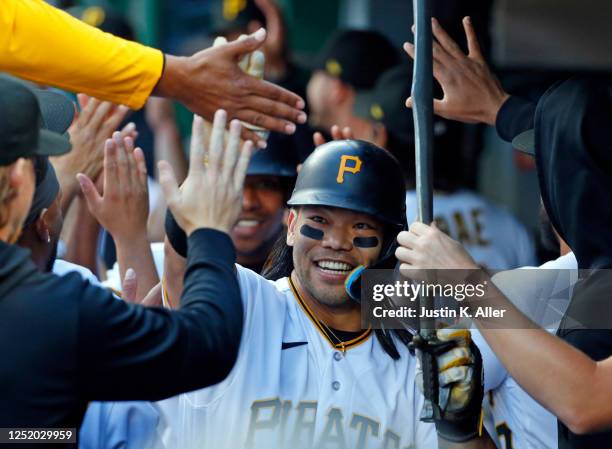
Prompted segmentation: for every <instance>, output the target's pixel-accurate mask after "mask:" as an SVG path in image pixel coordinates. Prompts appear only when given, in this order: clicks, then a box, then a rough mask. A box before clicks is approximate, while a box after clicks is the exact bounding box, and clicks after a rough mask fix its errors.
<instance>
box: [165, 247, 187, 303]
mask: <svg viewBox="0 0 612 449" xmlns="http://www.w3.org/2000/svg"><path fill="white" fill-rule="evenodd" d="M185 263H186V259H185V258H184V257H181V256H180V255H179V254H178V253H177V252H176V251H175V250H174V248H173V247H172V245H171V244H170V242H169V241H168V237H166V239H165V240H164V275H163V279H162V287H163V295H164V305H165V306H166V307H170V308H175V307H176V306H177V305H178V298H180V297H181V293H183V276H184V275H185Z"/></svg>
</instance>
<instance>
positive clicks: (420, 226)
mask: <svg viewBox="0 0 612 449" xmlns="http://www.w3.org/2000/svg"><path fill="white" fill-rule="evenodd" d="M429 229H430V226H428V225H426V224H424V223H421V222H420V221H415V222H414V223H412V224H411V225H410V232H411V233H413V234H414V235H417V236H419V235H423V234H425V233H426V232H427V231H429Z"/></svg>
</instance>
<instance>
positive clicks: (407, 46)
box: [404, 42, 414, 59]
mask: <svg viewBox="0 0 612 449" xmlns="http://www.w3.org/2000/svg"><path fill="white" fill-rule="evenodd" d="M404 51H405V52H406V53H408V56H410V57H411V58H412V59H414V44H411V43H410V42H404Z"/></svg>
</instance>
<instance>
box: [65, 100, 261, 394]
mask: <svg viewBox="0 0 612 449" xmlns="http://www.w3.org/2000/svg"><path fill="white" fill-rule="evenodd" d="M225 119H226V114H225V112H224V111H219V112H218V113H217V114H216V116H215V125H214V130H213V137H212V139H211V140H212V143H211V145H210V154H209V165H208V166H207V167H204V164H203V162H202V161H203V160H204V148H203V145H198V146H197V147H196V151H192V154H191V164H190V168H189V174H188V176H187V179H186V180H185V182H184V183H183V186H182V188H181V189H180V190H179V188H178V185H177V184H176V179H175V178H174V175H173V173H172V169H171V167H170V166H169V165H168V164H167V163H165V164H164V163H160V164H159V168H160V182H161V185H162V187H163V190H164V194H165V196H166V199H167V202H168V207H169V208H170V209H171V210H172V211H173V213H174V216H175V217H176V219H177V221H178V223H179V224H180V226H181V227H182V228H183V229H185V232H186V234H187V236H188V237H187V238H188V243H187V244H188V247H189V252H188V258H187V269H186V272H185V281H184V285H185V287H184V291H183V294H182V296H181V306H182V307H181V309H180V310H178V311H170V310H166V309H160V308H145V307H142V306H138V305H132V304H127V303H125V302H123V301H116V300H114V299H113V298H112V296H111V295H110V294H109V293H107V292H106V293H101V291H100V290H98V289H94V288H93V287H90V286H88V285H86V286H85V287H84V289H85V292H84V293H85V295H84V296H85V297H84V299H83V300H82V301H81V302H80V304H79V310H78V314H79V317H78V318H79V329H78V336H77V337H78V340H77V341H78V345H79V346H78V348H79V349H78V353H77V359H78V360H79V364H78V370H79V372H78V373H76V379H77V382H78V383H79V391H80V392H81V396H82V397H83V398H86V399H90V400H91V399H93V400H121V399H128V398H129V399H146V400H157V399H161V398H164V397H168V396H171V395H175V394H178V393H181V392H185V391H190V390H193V389H196V388H202V387H204V386H208V385H211V384H213V383H217V382H220V381H221V380H222V379H223V378H225V376H226V375H227V374H228V373H229V371H230V370H231V368H232V366H233V364H234V361H235V360H236V357H237V353H238V346H239V343H240V337H241V334H242V324H243V311H242V302H241V299H240V289H239V286H238V280H237V278H236V276H235V273H234V262H235V259H236V255H235V251H234V248H233V244H232V241H231V239H230V237H229V235H228V232H229V231H230V229H231V227H232V226H233V224H234V223H235V221H236V219H237V217H238V214H239V213H240V201H239V199H240V197H241V194H242V186H243V182H244V177H245V175H246V170H247V166H248V161H249V157H250V152H251V148H252V143H251V142H247V143H245V144H244V146H243V149H242V150H240V149H239V147H240V139H239V137H240V123H239V122H238V121H232V123H231V125H230V134H229V138H228V144H227V148H226V149H225V152H224V150H223V146H224V145H223V137H224V129H225ZM201 123H202V120H201V119H200V118H198V119H197V120H196V126H194V129H195V128H196V127H197V126H200V127H201ZM201 134H202V132H201V131H199V132H198V131H196V133H195V134H194V138H196V139H198V138H200V139H201ZM203 191H205V192H206V193H207V195H206V196H205V197H203V196H202V194H201V192H203ZM111 377H112V378H115V379H120V381H118V382H110V383H109V382H108V379H109V378H111ZM170 379H172V381H169V380H170Z"/></svg>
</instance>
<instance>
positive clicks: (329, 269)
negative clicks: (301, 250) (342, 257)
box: [315, 260, 355, 275]
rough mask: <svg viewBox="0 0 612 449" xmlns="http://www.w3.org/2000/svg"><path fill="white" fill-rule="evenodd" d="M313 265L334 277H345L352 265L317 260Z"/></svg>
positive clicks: (351, 269) (335, 261)
mask: <svg viewBox="0 0 612 449" xmlns="http://www.w3.org/2000/svg"><path fill="white" fill-rule="evenodd" d="M315 265H316V266H317V267H318V268H319V269H320V270H321V271H324V272H326V273H329V274H336V275H347V274H349V273H350V272H351V271H353V268H355V267H354V266H353V265H351V264H349V263H346V262H339V261H337V260H319V261H317V262H315Z"/></svg>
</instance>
